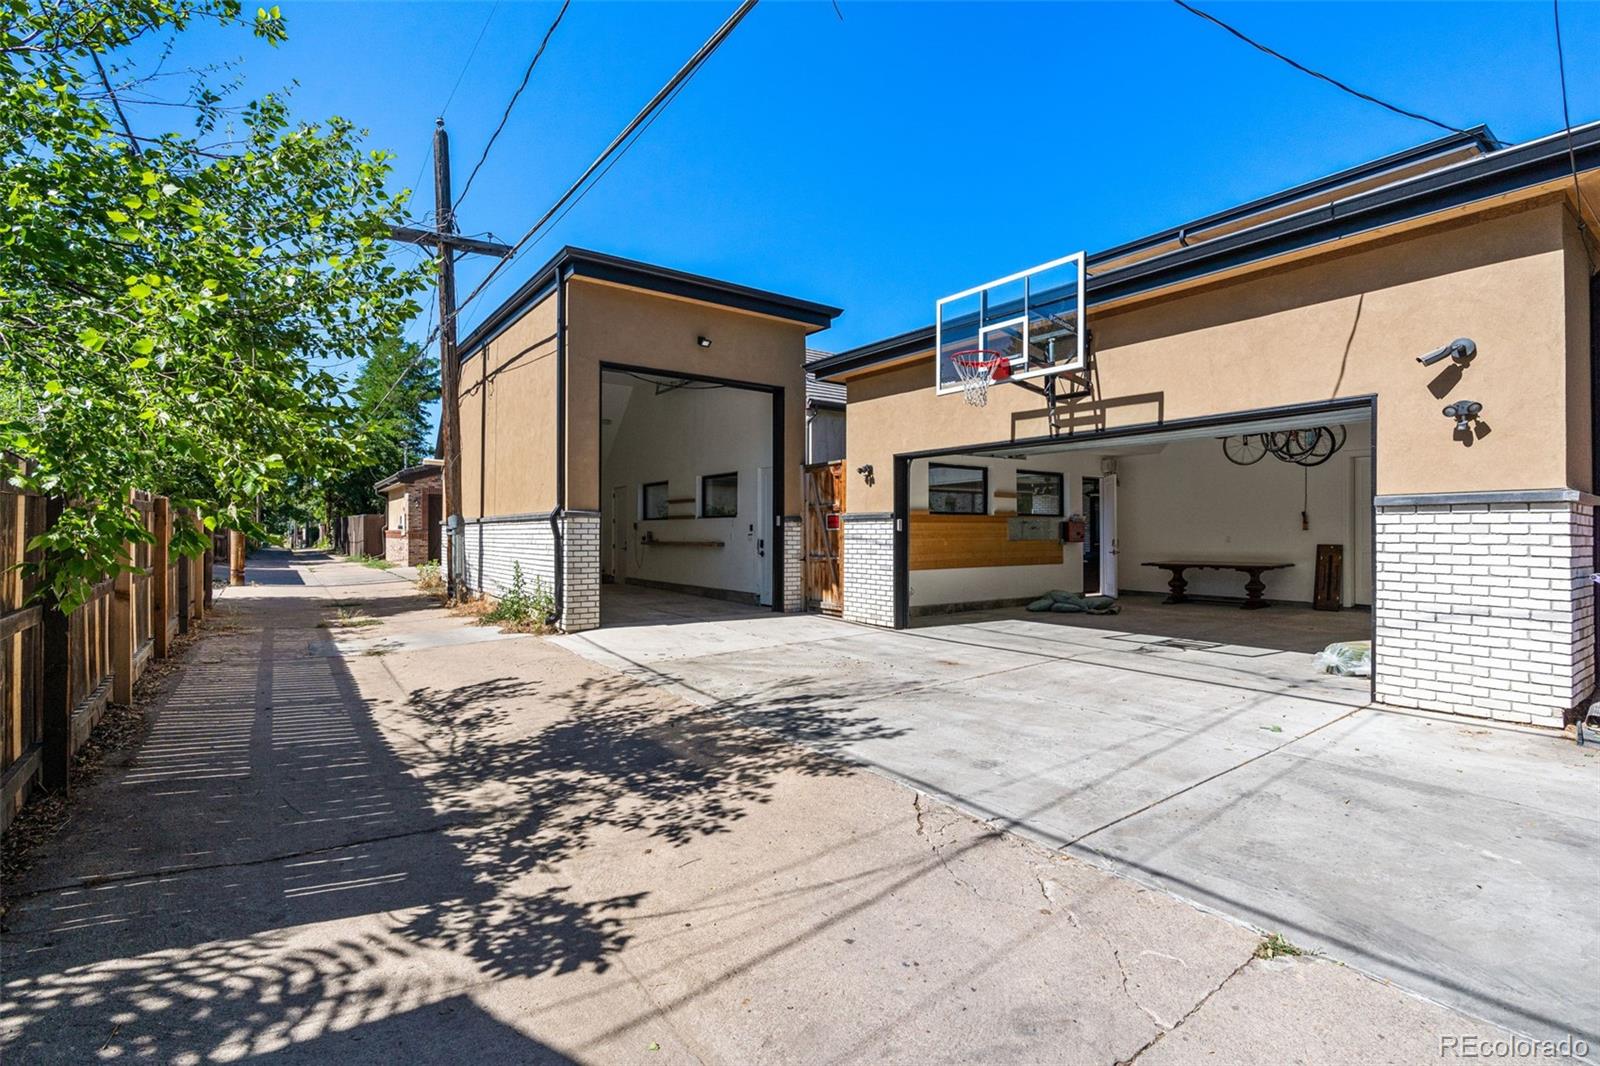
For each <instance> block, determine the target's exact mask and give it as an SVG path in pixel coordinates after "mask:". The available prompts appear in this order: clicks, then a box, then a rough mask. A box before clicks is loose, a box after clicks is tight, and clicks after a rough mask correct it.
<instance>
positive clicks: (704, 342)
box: [694, 337, 1470, 348]
mask: <svg viewBox="0 0 1600 1066" xmlns="http://www.w3.org/2000/svg"><path fill="white" fill-rule="evenodd" d="M694 342H695V343H696V344H698V345H699V346H700V347H702V348H709V347H711V338H710V337H696V338H695V339H694ZM1469 343H1470V342H1469Z"/></svg>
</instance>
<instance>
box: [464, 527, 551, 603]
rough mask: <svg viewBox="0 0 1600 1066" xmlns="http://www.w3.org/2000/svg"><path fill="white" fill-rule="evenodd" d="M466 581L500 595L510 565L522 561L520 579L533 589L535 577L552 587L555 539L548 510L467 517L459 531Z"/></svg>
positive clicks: (507, 582) (479, 590)
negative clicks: (498, 515)
mask: <svg viewBox="0 0 1600 1066" xmlns="http://www.w3.org/2000/svg"><path fill="white" fill-rule="evenodd" d="M462 540H463V542H464V543H463V544H462V549H463V550H462V554H463V555H465V556H466V570H465V577H466V584H467V588H468V589H469V590H470V591H472V592H474V593H482V594H486V595H489V596H499V595H501V594H502V593H503V592H505V590H506V589H508V588H510V587H511V574H512V566H513V564H516V563H521V564H522V580H523V583H524V584H525V585H526V586H527V588H528V591H529V592H532V591H533V587H534V582H535V581H538V582H539V583H540V584H541V585H542V586H543V587H544V589H545V590H546V591H551V590H553V589H554V588H555V583H556V557H555V539H554V537H553V535H552V534H551V531H550V516H549V515H547V514H535V515H514V516H508V517H505V518H487V519H469V520H468V521H467V523H466V528H465V530H464V531H463V533H462Z"/></svg>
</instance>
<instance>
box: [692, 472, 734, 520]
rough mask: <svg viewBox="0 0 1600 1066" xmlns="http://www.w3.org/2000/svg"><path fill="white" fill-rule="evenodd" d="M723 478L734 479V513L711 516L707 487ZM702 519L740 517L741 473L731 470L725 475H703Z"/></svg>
mask: <svg viewBox="0 0 1600 1066" xmlns="http://www.w3.org/2000/svg"><path fill="white" fill-rule="evenodd" d="M723 478H732V479H733V511H732V512H731V513H729V514H711V513H709V512H708V511H707V510H706V487H707V486H708V485H710V484H711V483H712V482H713V481H720V480H722V479H723ZM700 517H701V518H738V517H739V471H737V470H730V471H728V472H727V473H724V474H702V475H701V477H700Z"/></svg>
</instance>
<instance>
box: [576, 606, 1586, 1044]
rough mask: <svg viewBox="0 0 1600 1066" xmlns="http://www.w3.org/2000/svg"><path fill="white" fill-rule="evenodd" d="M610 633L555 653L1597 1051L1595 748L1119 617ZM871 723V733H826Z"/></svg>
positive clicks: (690, 614) (628, 624) (625, 615)
mask: <svg viewBox="0 0 1600 1066" xmlns="http://www.w3.org/2000/svg"><path fill="white" fill-rule="evenodd" d="M605 617H606V618H607V619H608V620H609V621H610V622H611V623H613V625H612V626H611V627H610V628H606V629H602V630H599V631H596V632H592V633H586V634H581V635H576V636H570V637H564V638H560V640H559V642H560V643H561V644H563V645H564V646H565V647H567V648H569V649H571V650H573V651H575V652H577V653H579V654H581V655H584V656H587V657H589V658H591V659H593V660H596V661H597V662H601V663H604V664H606V665H609V666H612V667H613V668H616V669H619V670H622V671H624V672H627V673H630V674H632V675H634V676H636V677H641V678H647V679H649V680H651V681H653V682H655V683H657V684H660V685H663V686H666V687H668V688H670V689H671V690H673V691H675V692H677V693H678V694H680V695H682V696H684V697H686V698H688V699H690V700H692V701H695V702H697V703H699V704H701V705H702V706H709V707H714V708H716V709H717V710H719V711H720V712H722V713H724V714H727V715H730V716H732V717H734V718H736V719H738V720H740V721H742V722H745V723H748V724H757V725H761V726H764V727H766V728H770V729H773V730H776V731H777V732H779V733H781V734H784V735H785V736H788V737H791V738H793V739H796V740H799V741H802V742H808V743H812V744H825V745H827V746H828V748H829V750H831V751H834V752H837V753H840V754H843V755H845V756H846V757H849V758H852V759H856V760H859V761H860V762H861V763H863V764H865V765H867V766H870V767H873V768H875V769H876V770H878V771H880V772H882V773H884V774H886V775H888V776H890V777H892V778H895V779H898V780H900V781H903V782H905V783H907V784H909V785H912V786H914V787H915V788H918V789H921V790H923V791H926V792H929V793H932V794H935V795H938V796H941V797H943V798H945V799H947V800H949V801H950V802H952V803H954V804H955V805H957V806H959V807H961V808H963V809H965V810H967V811H969V812H971V813H973V814H975V815H977V816H978V817H980V818H983V819H985V820H987V821H988V822H990V823H991V824H992V825H995V826H996V827H999V828H1004V829H1010V830H1016V831H1018V832H1021V833H1023V834H1025V835H1027V836H1030V837H1032V838H1034V839H1036V840H1038V841H1040V842H1042V843H1045V844H1047V845H1050V846H1053V847H1056V848H1061V849H1065V850H1066V851H1067V852H1069V853H1071V854H1074V855H1078V856H1081V857H1085V858H1089V859H1091V860H1093V861H1095V862H1097V863H1100V864H1102V865H1105V866H1107V867H1110V868H1113V869H1115V870H1117V871H1119V872H1122V873H1125V874H1128V875H1130V876H1132V877H1134V878H1136V879H1138V880H1139V881H1142V882H1144V883H1146V884H1150V885H1155V886H1159V887H1161V888H1164V889H1167V890H1169V891H1171V892H1173V893H1175V894H1177V895H1179V896H1181V897H1184V898H1186V899H1188V900H1191V901H1193V902H1196V903H1199V904H1201V905H1203V906H1206V907H1210V908H1213V909H1215V910H1217V911H1219V912H1221V913H1224V914H1227V915H1230V916H1233V917H1235V918H1238V919H1242V920H1244V921H1246V922H1249V923H1251V924H1253V925H1256V926H1259V927H1261V928H1263V929H1266V930H1272V931H1281V932H1282V933H1283V934H1284V935H1285V936H1287V937H1288V938H1289V939H1290V940H1292V941H1294V942H1295V943H1297V944H1299V945H1301V946H1303V947H1308V948H1312V949H1315V950H1317V951H1320V952H1325V953H1327V954H1328V955H1329V956H1331V957H1333V958H1335V959H1338V960H1341V961H1344V962H1346V963H1348V964H1350V965H1353V966H1356V967H1358V968H1361V969H1363V970H1366V971H1368V972H1370V973H1372V974H1375V975H1378V976H1380V977H1384V978H1388V979H1391V980H1393V981H1394V982H1396V983H1397V984H1399V985H1401V986H1402V987H1405V988H1407V989H1410V990H1413V991H1416V992H1419V993H1421V994H1423V995H1425V996H1428V997H1430V998H1433V999H1436V1000H1438V1001H1440V1002H1443V1003H1446V1004H1449V1005H1451V1006H1455V1007H1457V1008H1459V1009H1461V1010H1464V1011H1466V1012H1468V1013H1470V1014H1474V1015H1477V1016H1479V1017H1483V1018H1486V1019H1489V1020H1492V1021H1495V1022H1498V1023H1500V1024H1503V1025H1506V1026H1508V1027H1510V1028H1512V1029H1515V1030H1518V1031H1521V1032H1524V1033H1528V1034H1532V1035H1536V1036H1540V1037H1559V1036H1561V1035H1565V1034H1574V1035H1578V1036H1581V1037H1584V1038H1586V1039H1587V1040H1588V1041H1589V1043H1590V1046H1591V1048H1600V1007H1597V1004H1596V1000H1595V998H1594V995H1593V989H1594V987H1595V983H1596V981H1597V980H1600V909H1597V908H1596V907H1595V906H1594V898H1595V897H1594V893H1595V877H1596V874H1597V873H1600V868H1597V866H1596V862H1595V856H1596V854H1597V853H1600V849H1597V847H1596V845H1597V844H1600V817H1597V815H1596V812H1595V804H1594V799H1595V796H1596V794H1597V793H1596V787H1597V784H1600V776H1597V775H1600V766H1597V764H1596V760H1595V756H1594V749H1593V748H1590V749H1578V748H1577V747H1575V746H1574V745H1573V744H1571V742H1570V741H1563V740H1560V739H1557V738H1553V737H1548V736H1542V735H1535V734H1532V733H1529V732H1525V731H1517V730H1514V729H1508V728H1500V727H1491V726H1487V725H1480V724H1478V723H1474V722H1470V721H1462V720H1454V719H1451V720H1446V719H1442V718H1435V717H1428V716H1421V715H1416V714H1406V713H1399V712H1395V711H1391V710H1386V709H1381V708H1376V707H1371V706H1368V695H1367V691H1368V690H1367V683H1366V682H1365V681H1364V680H1355V679H1344V678H1336V677H1330V676H1326V675H1321V674H1318V673H1316V672H1315V671H1314V670H1313V668H1312V665H1311V657H1310V656H1309V655H1308V654H1306V653H1304V652H1297V651H1283V650H1276V649H1272V648H1261V647H1250V646H1246V645H1241V644H1227V643H1217V644H1215V645H1213V646H1201V645H1199V644H1197V643H1196V642H1193V641H1186V640H1178V641H1172V640H1169V639H1167V638H1166V637H1165V636H1164V635H1162V634H1158V633H1140V632H1136V631H1125V630H1121V629H1118V628H1116V625H1117V620H1116V619H1101V620H1096V621H1095V623H1094V626H1093V627H1085V626H1074V625H1065V624H1060V623H1059V622H1053V621H1040V620H1038V619H1036V618H1032V617H1028V616H1023V615H1017V616H1003V615H1002V616H986V617H984V618H982V619H981V620H977V621H967V620H964V619H962V618H960V617H956V618H953V619H951V620H950V621H949V622H948V623H947V624H939V625H933V626H923V627H921V628H915V629H910V630H905V631H900V632H891V631H885V630H878V629H872V628H866V627H857V626H852V625H848V624H845V623H842V622H836V621H832V620H829V619H825V618H821V617H818V616H777V615H773V614H771V613H770V612H766V611H757V610H752V609H748V608H741V607H735V606H731V605H726V604H718V603H712V602H707V601H698V600H694V601H690V600H687V599H683V598H677V597H672V596H667V595H663V594H660V593H649V592H643V591H642V590H636V589H627V590H612V591H611V592H610V595H609V598H608V602H607V603H606V605H605ZM1191 617H1192V616H1191ZM1285 617H1287V616H1285ZM616 623H620V624H616ZM1280 643H1281V642H1280ZM822 710H825V711H827V712H828V714H827V715H826V716H821V717H819V715H818V714H817V713H816V712H818V711H822ZM853 717H859V718H860V719H861V720H870V721H872V722H874V723H875V724H876V725H877V726H878V727H879V728H877V729H875V730H872V731H869V732H865V733H863V734H861V735H859V736H858V737H855V738H843V739H841V738H840V737H838V736H834V735H820V734H818V733H817V731H816V730H815V728H814V727H815V723H817V722H819V721H824V722H828V723H839V722H846V723H848V722H849V721H850V720H851V719H852V718H853Z"/></svg>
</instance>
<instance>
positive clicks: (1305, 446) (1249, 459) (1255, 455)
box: [1222, 426, 1346, 467]
mask: <svg viewBox="0 0 1600 1066" xmlns="http://www.w3.org/2000/svg"><path fill="white" fill-rule="evenodd" d="M1345 438H1346V431H1345V428H1344V427H1343V426H1315V427H1312V428H1309V429H1290V430H1279V431H1276V432H1272V433H1244V434H1240V435H1238V436H1233V437H1224V438H1222V454H1223V455H1224V456H1226V457H1227V460H1228V462H1230V463H1233V464H1235V465H1237V466H1250V465H1251V464H1253V463H1259V462H1260V461H1261V460H1262V459H1265V458H1266V457H1267V456H1268V455H1271V456H1273V457H1275V458H1276V459H1278V461H1280V462H1284V463H1294V464H1296V465H1298V466H1308V467H1309V466H1321V465H1322V464H1323V463H1325V462H1327V461H1328V460H1329V459H1332V458H1333V456H1334V453H1336V452H1337V451H1339V449H1341V448H1343V447H1344V442H1345Z"/></svg>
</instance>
